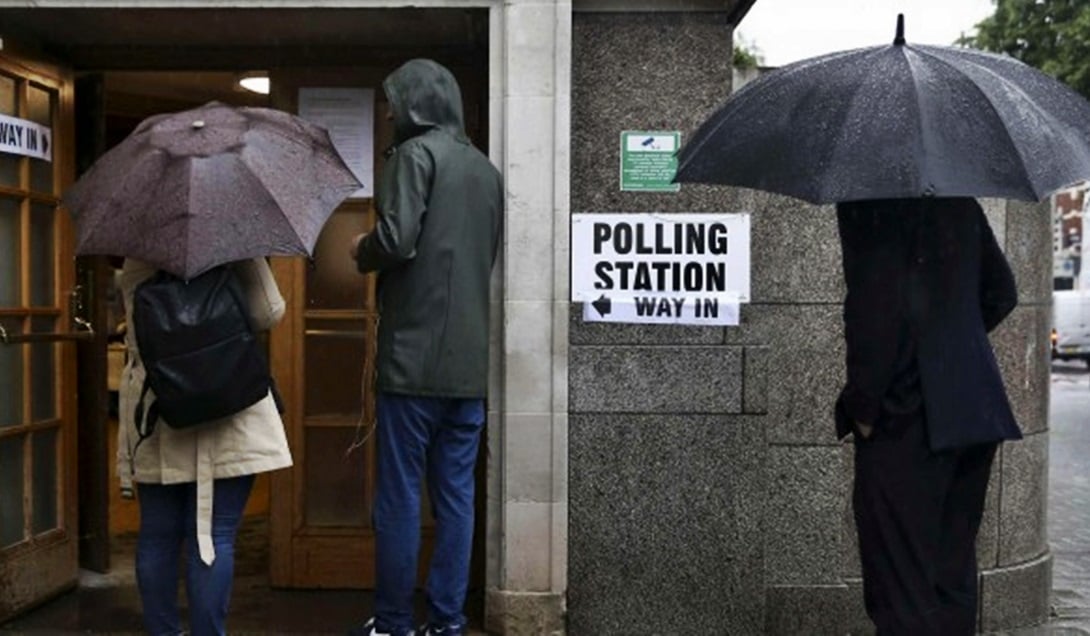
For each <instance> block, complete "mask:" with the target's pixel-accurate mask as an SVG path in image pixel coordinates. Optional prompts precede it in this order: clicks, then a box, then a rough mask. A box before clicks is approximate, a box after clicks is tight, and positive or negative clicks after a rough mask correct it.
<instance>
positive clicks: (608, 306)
mask: <svg viewBox="0 0 1090 636" xmlns="http://www.w3.org/2000/svg"><path fill="white" fill-rule="evenodd" d="M591 306H593V307H594V308H595V309H597V310H598V315H600V316H602V317H603V318H604V317H605V316H607V315H609V312H610V311H612V309H613V303H612V302H610V300H609V299H608V298H606V295H605V294H602V295H601V297H599V298H598V300H596V301H594V302H592V303H591Z"/></svg>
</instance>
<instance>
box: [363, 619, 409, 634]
mask: <svg viewBox="0 0 1090 636" xmlns="http://www.w3.org/2000/svg"><path fill="white" fill-rule="evenodd" d="M415 634H416V632H414V631H412V630H410V631H409V633H408V635H407V636H414V635H415ZM348 636H392V635H391V634H390V632H380V631H378V628H377V627H375V617H374V616H372V617H371V618H369V619H367V622H366V623H364V624H363V626H362V627H356V628H355V629H353V630H352V631H350V632H348Z"/></svg>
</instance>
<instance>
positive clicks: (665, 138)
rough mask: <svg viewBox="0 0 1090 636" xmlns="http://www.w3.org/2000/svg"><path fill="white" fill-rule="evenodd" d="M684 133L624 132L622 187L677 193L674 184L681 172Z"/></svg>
mask: <svg viewBox="0 0 1090 636" xmlns="http://www.w3.org/2000/svg"><path fill="white" fill-rule="evenodd" d="M680 146H681V133H680V132H676V131H674V132H670V131H666V132H664V131H657V132H656V131H647V130H625V131H622V132H621V190H626V191H633V192H677V191H678V190H679V189H681V184H678V183H672V181H673V180H674V175H675V174H677V157H675V156H674V154H675V153H676V152H677V150H678V148H679V147H680Z"/></svg>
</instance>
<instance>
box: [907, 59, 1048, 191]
mask: <svg viewBox="0 0 1090 636" xmlns="http://www.w3.org/2000/svg"><path fill="white" fill-rule="evenodd" d="M910 48H911V49H912V51H914V52H916V53H919V54H921V55H926V56H927V57H929V58H931V59H934V60H936V61H937V62H939V63H940V64H942V65H943V66H946V67H947V68H950V69H951V70H953V71H954V72H955V73H957V74H959V75H961V76H964V77H967V76H966V74H965V72H964V71H962V70H961V69H959V68H958V67H957V66H955V65H954V64H951V63H950V62H948V61H946V60H945V59H943V57H942V56H941V55H936V54H934V53H932V52H930V51H928V50H926V49H925V48H923V47H910ZM965 61H966V63H968V64H972V65H973V67H975V68H978V69H980V70H981V71H983V72H985V73H987V74H988V75H991V76H992V77H994V78H996V79H997V80H998V81H999V82H1000V83H1002V84H1004V85H1005V86H1008V87H1010V88H1012V89H1014V90H1015V91H1016V92H1017V93H1018V94H1019V95H1021V96H1022V97H1023V98H1024V100H1023V101H1024V102H1025V103H1026V104H1027V105H1029V106H1030V107H1032V108H1033V109H1034V111H1036V112H1037V114H1038V115H1040V116H1041V117H1042V118H1046V119H1050V120H1053V121H1057V120H1056V118H1055V117H1053V116H1052V115H1050V114H1049V113H1048V112H1046V111H1044V110H1042V109H1041V107H1040V106H1038V105H1037V102H1036V101H1034V100H1033V99H1030V97H1029V95H1027V94H1026V92H1025V91H1024V90H1022V87H1021V86H1019V85H1018V84H1015V83H1014V82H1008V81H1007V80H1006V79H1005V78H1004V77H1003V76H1002V75H1000V74H999V73H996V72H995V71H993V70H992V69H990V68H988V67H986V66H984V65H982V64H977V63H976V62H973V61H971V60H965ZM968 80H969V84H970V85H971V86H972V87H973V90H975V91H976V92H977V93H979V94H980V96H981V97H983V98H984V102H985V103H986V104H988V108H989V109H990V110H991V111H992V114H994V115H995V118H996V119H997V120H998V121H999V123H1000V124H1001V128H1002V129H1003V132H1004V133H1005V134H1006V136H1007V141H1008V142H1010V145H1011V148H1013V149H1014V152H1015V153H1016V154H1017V155H1018V158H1019V159H1020V160H1021V161H1019V162H1018V163H1019V166H1020V167H1021V169H1022V174H1023V176H1024V177H1025V180H1026V183H1028V184H1029V187H1030V189H1031V190H1034V194H1035V195H1036V190H1035V188H1034V184H1033V179H1032V178H1031V177H1030V174H1029V170H1028V169H1027V163H1026V157H1025V155H1023V154H1022V150H1021V148H1019V147H1018V144H1017V143H1015V141H1014V137H1013V136H1012V135H1011V132H1010V130H1009V129H1008V128H1007V124H1006V122H1005V121H1003V117H1002V115H1000V113H999V109H998V108H996V106H995V102H993V101H992V98H991V97H989V96H988V94H987V93H986V92H984V90H983V89H982V88H980V86H979V85H977V83H976V82H975V81H973V79H972V78H971V77H969V78H968ZM1057 123H1061V122H1057Z"/></svg>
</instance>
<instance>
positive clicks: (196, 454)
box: [117, 258, 292, 563]
mask: <svg viewBox="0 0 1090 636" xmlns="http://www.w3.org/2000/svg"><path fill="white" fill-rule="evenodd" d="M155 272H156V270H155V268H153V267H151V266H149V265H147V264H145V263H142V262H140V261H136V260H133V259H127V260H126V261H125V265H124V267H123V269H122V271H121V277H120V287H121V294H122V298H123V299H124V302H125V317H126V320H127V323H128V324H129V325H131V324H132V301H133V294H134V292H135V291H136V287H137V286H138V285H139V284H140V283H142V282H143V281H145V280H146V279H148V278H150V277H151V276H152V275H153V274H155ZM238 274H239V278H240V279H241V282H242V286H243V288H244V289H245V291H246V298H247V301H248V305H249V310H250V320H251V324H252V325H253V327H254V329H255V330H257V331H265V330H267V329H269V328H270V327H272V326H273V325H274V324H276V323H277V321H279V320H280V318H281V317H283V315H284V309H285V305H284V299H283V297H281V295H280V290H279V289H278V288H277V287H276V281H275V280H274V279H273V276H272V271H270V269H269V266H268V264H267V263H266V262H265V259H260V258H259V259H253V260H250V261H245V262H243V263H240V264H239V265H238ZM125 345H126V348H127V350H128V362H127V364H126V366H125V370H124V372H123V374H122V380H121V386H120V388H119V391H118V411H119V421H120V426H119V428H118V444H117V474H118V475H119V476H120V479H121V487H122V488H123V489H131V488H132V484H133V482H139V483H155V484H177V483H184V482H197V542H198V545H199V547H200V552H201V558H202V560H203V561H204V562H205V563H211V562H212V560H213V559H214V558H215V552H214V550H213V548H212V539H211V521H212V486H213V480H215V479H222V478H228V477H238V476H241V475H252V474H255V473H261V472H266V471H270V470H276V469H279V468H285V467H288V466H291V463H292V460H291V452H290V450H289V449H288V441H287V437H286V435H285V434H284V424H283V421H282V420H281V419H280V413H279V412H278V411H277V409H276V403H275V401H274V400H273V397H272V395H271V394H270V395H268V396H266V397H265V399H263V400H261V401H260V402H258V403H256V404H254V405H253V406H250V407H248V408H246V409H244V410H242V411H239V412H238V413H236V414H234V415H232V416H230V417H228V418H224V419H222V420H216V421H213V422H208V423H207V424H201V425H199V426H195V427H192V428H185V429H173V428H171V427H170V426H167V425H166V424H164V423H163V422H162V421H160V422H158V423H157V424H156V426H155V430H154V432H153V433H152V434H151V436H150V437H148V438H147V439H145V440H144V442H143V443H142V444H140V447H139V448H137V447H136V445H137V442H138V441H139V439H140V436H139V434H138V433H137V430H136V422H135V418H134V411H135V408H136V403H137V402H138V401H139V399H140V392H141V390H142V389H143V386H144V367H143V365H142V364H141V362H140V351H139V349H138V347H137V344H136V334H135V331H134V330H133V329H132V328H131V327H130V328H129V329H128V330H127V331H126V334H125ZM153 398H154V396H153V393H152V392H150V391H149V392H148V397H147V398H145V406H148V405H149V404H150V401H151V400H152V399H153ZM145 412H146V411H145Z"/></svg>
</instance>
